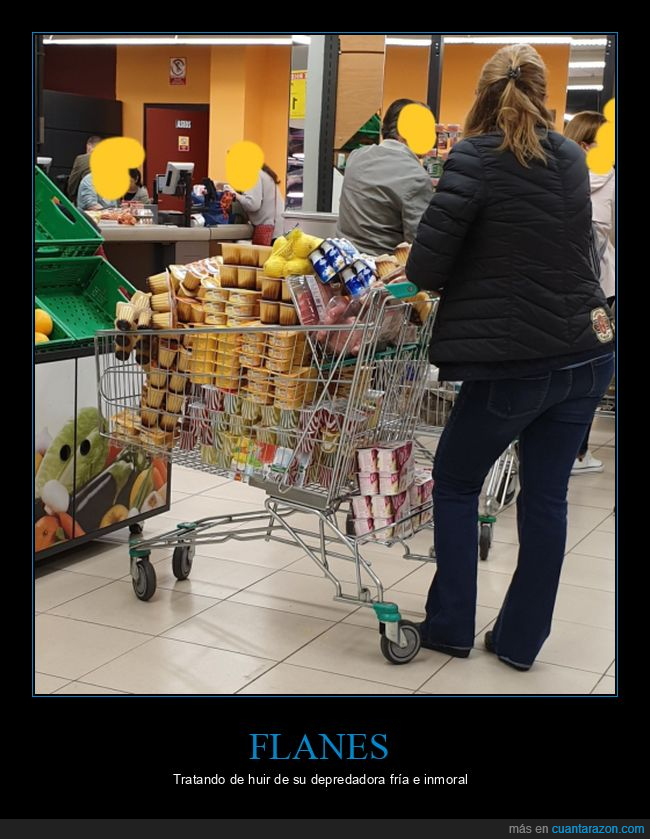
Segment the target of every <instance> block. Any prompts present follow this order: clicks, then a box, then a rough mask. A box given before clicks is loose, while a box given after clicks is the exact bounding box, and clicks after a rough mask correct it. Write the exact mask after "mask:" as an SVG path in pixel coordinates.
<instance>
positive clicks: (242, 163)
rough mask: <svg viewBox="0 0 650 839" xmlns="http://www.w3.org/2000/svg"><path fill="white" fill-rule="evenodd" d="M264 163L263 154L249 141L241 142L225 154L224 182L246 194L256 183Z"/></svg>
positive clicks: (255, 144)
mask: <svg viewBox="0 0 650 839" xmlns="http://www.w3.org/2000/svg"><path fill="white" fill-rule="evenodd" d="M263 163H264V152H263V151H262V149H261V148H260V147H259V146H258V145H257V143H252V142H251V141H250V140H241V141H240V142H239V143H235V144H234V145H233V146H231V147H230V148H229V149H228V153H227V154H226V180H227V181H228V183H229V184H232V186H233V187H234V188H235V189H236V190H237V191H238V192H246V190H247V189H252V188H253V187H254V186H255V184H256V183H257V179H258V178H259V175H260V169H261V168H262V164H263Z"/></svg>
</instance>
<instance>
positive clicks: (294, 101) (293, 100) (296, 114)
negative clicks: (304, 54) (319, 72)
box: [289, 70, 307, 119]
mask: <svg viewBox="0 0 650 839" xmlns="http://www.w3.org/2000/svg"><path fill="white" fill-rule="evenodd" d="M289 96H290V103H289V119H304V118H305V102H306V100H307V71H306V70H292V71H291V92H290V94H289Z"/></svg>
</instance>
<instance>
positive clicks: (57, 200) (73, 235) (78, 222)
mask: <svg viewBox="0 0 650 839" xmlns="http://www.w3.org/2000/svg"><path fill="white" fill-rule="evenodd" d="M103 241H104V239H103V238H102V236H101V234H100V233H98V231H97V230H96V229H95V228H94V227H93V226H92V224H91V223H90V222H89V221H88V219H87V218H86V215H85V214H84V213H83V212H82V211H81V210H78V209H77V208H76V207H75V206H74V204H73V203H72V202H71V201H69V200H68V199H67V198H66V196H65V195H64V194H63V193H62V192H61V190H60V189H58V188H57V187H56V186H55V185H54V184H53V183H52V181H51V180H50V179H49V178H48V177H47V175H46V174H45V172H43V170H42V169H39V167H38V166H37V167H36V175H35V181H34V244H35V251H36V256H37V257H41V258H55V257H71V256H92V255H93V254H94V253H96V252H97V248H98V247H99V246H100V245H101V244H102V242H103Z"/></svg>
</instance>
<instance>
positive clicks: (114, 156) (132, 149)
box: [90, 137, 144, 201]
mask: <svg viewBox="0 0 650 839" xmlns="http://www.w3.org/2000/svg"><path fill="white" fill-rule="evenodd" d="M143 160H144V149H143V148H142V145H141V144H140V143H139V142H138V141H137V140H134V139H133V138H132V137H110V138H109V139H108V140H102V142H101V143H99V144H98V145H97V146H96V147H95V149H94V151H93V152H92V154H91V155H90V171H91V172H92V176H93V185H94V187H95V191H96V192H97V194H98V195H101V197H102V198H105V199H106V200H107V201H116V200H117V199H118V198H121V197H122V196H123V195H124V193H125V192H128V190H129V185H130V180H129V169H137V168H138V167H139V166H141V165H142V162H143Z"/></svg>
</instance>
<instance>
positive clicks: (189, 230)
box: [99, 222, 253, 291]
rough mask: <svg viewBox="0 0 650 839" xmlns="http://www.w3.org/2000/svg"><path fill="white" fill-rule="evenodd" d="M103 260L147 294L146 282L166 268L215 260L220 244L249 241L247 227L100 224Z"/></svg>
mask: <svg viewBox="0 0 650 839" xmlns="http://www.w3.org/2000/svg"><path fill="white" fill-rule="evenodd" d="M99 227H100V230H101V234H102V236H103V238H104V251H105V253H106V258H107V259H108V261H109V262H110V263H111V265H113V266H114V267H115V268H117V270H118V271H119V272H120V273H121V274H123V275H124V276H125V277H128V279H129V281H130V282H131V284H132V285H134V286H135V287H136V288H139V289H142V290H143V291H147V287H146V279H147V277H150V276H152V275H153V274H159V273H160V272H161V271H164V270H165V268H166V267H167V266H168V265H186V264H187V263H188V262H194V261H196V260H197V259H206V258H207V257H208V256H218V255H219V254H220V253H221V246H220V243H221V242H223V241H233V240H238V239H250V238H251V237H252V235H253V227H252V225H250V224H222V225H218V226H216V227H172V226H169V225H162V224H148V225H127V224H104V223H102V222H100V225H99Z"/></svg>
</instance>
